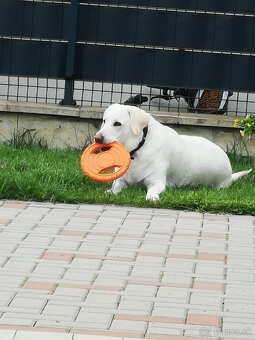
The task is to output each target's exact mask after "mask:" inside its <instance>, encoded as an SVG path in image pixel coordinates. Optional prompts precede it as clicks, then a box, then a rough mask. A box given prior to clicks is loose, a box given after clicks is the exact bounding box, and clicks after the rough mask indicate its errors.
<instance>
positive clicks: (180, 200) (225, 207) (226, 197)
mask: <svg viewBox="0 0 255 340" xmlns="http://www.w3.org/2000/svg"><path fill="white" fill-rule="evenodd" d="M79 158H80V152H79V151H77V150H47V149H46V148H44V149H42V148H37V147H26V148H17V147H14V146H10V145H9V146H8V145H0V198H1V199H18V200H27V201H30V200H37V201H52V202H66V203H81V202H84V203H96V204H116V205H128V206H137V207H157V208H172V209H187V210H195V211H209V212H221V213H236V214H253V215H254V214H255V185H254V184H255V177H254V173H252V174H250V175H249V176H248V177H246V178H243V179H241V180H240V181H237V182H235V183H233V184H232V185H231V187H230V188H228V189H220V190H217V189H213V188H195V189H191V188H182V189H167V190H166V191H165V192H164V193H162V194H161V199H160V200H159V201H158V202H147V201H146V200H145V198H144V197H145V189H144V188H137V187H136V188H128V189H126V190H124V191H123V192H122V193H120V194H119V195H116V196H114V195H111V194H106V193H105V190H106V189H108V188H110V185H111V184H110V183H108V184H101V183H96V182H93V181H91V180H89V179H87V178H86V177H84V176H83V175H82V173H81V171H80V167H79ZM231 163H232V166H233V169H234V171H239V170H244V169H249V168H250V167H252V166H253V164H252V159H250V158H241V157H240V158H233V159H231Z"/></svg>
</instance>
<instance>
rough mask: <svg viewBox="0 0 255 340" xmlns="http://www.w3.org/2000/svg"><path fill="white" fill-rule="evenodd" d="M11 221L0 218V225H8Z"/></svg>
mask: <svg viewBox="0 0 255 340" xmlns="http://www.w3.org/2000/svg"><path fill="white" fill-rule="evenodd" d="M10 222H11V220H8V219H7V218H0V224H8V223H10Z"/></svg>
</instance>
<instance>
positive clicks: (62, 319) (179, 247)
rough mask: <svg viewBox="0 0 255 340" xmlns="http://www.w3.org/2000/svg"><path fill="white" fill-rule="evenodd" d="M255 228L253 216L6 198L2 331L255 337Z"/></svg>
mask: <svg viewBox="0 0 255 340" xmlns="http://www.w3.org/2000/svg"><path fill="white" fill-rule="evenodd" d="M254 231H255V217H252V216H234V215H213V214H200V213H194V212H183V211H173V210H160V209H136V208H128V207H113V206H102V205H100V206H99V205H65V204H56V205H53V204H51V203H27V202H13V201H0V339H1V340H14V339H15V340H32V339H33V340H41V339H47V340H85V339H90V340H93V339H115V340H116V339H127V338H138V339H139V338H146V339H167V340H182V339H187V340H198V339H200V340H201V339H203V340H205V339H213V340H216V339H227V340H230V339H231V340H232V339H235V340H248V339H252V340H254V339H255V283H254V281H255V280H254V277H255V267H254V266H255V254H254V237H255V234H254ZM32 331H33V332H32ZM35 331H36V332H38V333H35ZM45 332H50V334H48V333H45ZM35 334H36V336H35ZM93 335H94V336H97V337H93ZM99 336H100V337H99ZM101 336H102V337H101ZM108 336H109V338H108Z"/></svg>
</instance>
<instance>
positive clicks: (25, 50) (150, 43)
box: [0, 0, 255, 104]
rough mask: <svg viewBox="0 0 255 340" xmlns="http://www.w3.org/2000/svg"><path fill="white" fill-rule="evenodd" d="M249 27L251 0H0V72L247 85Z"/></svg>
mask: <svg viewBox="0 0 255 340" xmlns="http://www.w3.org/2000/svg"><path fill="white" fill-rule="evenodd" d="M75 7H76V10H77V13H78V16H77V25H76V24H75V20H74V17H73V16H72V15H73V13H75V11H74V10H75ZM254 27H255V0H245V1H244V0H225V1H222V0H111V1H106V0H101V1H89V2H87V1H85V0H72V1H60V0H58V1H57V0H52V1H46V0H1V2H0V74H2V75H6V76H8V77H10V76H14V77H20V76H21V77H41V78H47V79H50V78H52V79H63V80H66V84H67V85H66V87H67V86H68V88H69V90H68V91H67V92H69V99H68V103H69V104H70V103H71V102H72V96H70V91H72V90H73V89H72V88H73V84H74V81H75V80H76V81H91V82H108V83H118V84H139V85H145V86H147V85H149V86H156V87H170V88H176V87H181V88H196V89H204V88H206V89H217V90H231V91H237V92H239V91H242V92H255V82H254V79H253V74H254V71H255V51H254V50H255V33H254V31H255V30H254ZM70 32H71V33H70Z"/></svg>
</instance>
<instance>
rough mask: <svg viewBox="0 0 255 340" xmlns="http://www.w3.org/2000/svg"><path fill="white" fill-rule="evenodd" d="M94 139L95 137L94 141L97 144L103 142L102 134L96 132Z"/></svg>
mask: <svg viewBox="0 0 255 340" xmlns="http://www.w3.org/2000/svg"><path fill="white" fill-rule="evenodd" d="M94 139H95V142H96V143H98V144H102V143H103V136H102V135H99V134H97V135H95V137H94Z"/></svg>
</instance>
